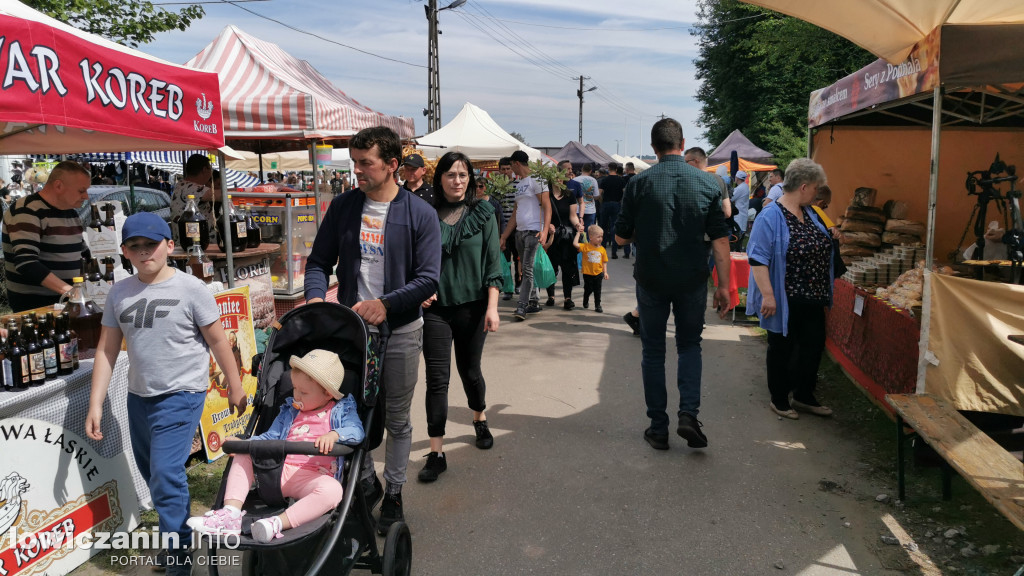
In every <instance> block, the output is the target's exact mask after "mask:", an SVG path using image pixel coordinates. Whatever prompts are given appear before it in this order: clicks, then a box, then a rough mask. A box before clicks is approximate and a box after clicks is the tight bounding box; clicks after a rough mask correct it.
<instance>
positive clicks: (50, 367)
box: [38, 317, 57, 380]
mask: <svg viewBox="0 0 1024 576" xmlns="http://www.w3.org/2000/svg"><path fill="white" fill-rule="evenodd" d="M47 320H48V318H47V317H43V318H42V319H40V320H39V328H38V331H39V347H40V348H42V349H43V370H44V371H45V373H46V379H47V380H50V379H51V378H56V377H57V344H56V343H55V342H54V341H53V338H52V337H51V336H50V332H51V327H50V324H48V323H47Z"/></svg>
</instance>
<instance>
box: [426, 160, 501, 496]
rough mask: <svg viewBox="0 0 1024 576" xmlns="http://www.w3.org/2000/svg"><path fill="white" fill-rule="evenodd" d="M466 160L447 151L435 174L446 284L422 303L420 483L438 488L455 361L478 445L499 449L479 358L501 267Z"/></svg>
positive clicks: (492, 226)
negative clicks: (423, 442) (425, 439)
mask: <svg viewBox="0 0 1024 576" xmlns="http://www.w3.org/2000/svg"><path fill="white" fill-rule="evenodd" d="M475 191H476V177H475V176H474V175H473V165H472V163H470V161H469V158H467V157H466V155H465V154H462V153H461V152H448V153H447V154H445V155H444V156H442V157H441V159H440V160H439V161H438V163H437V167H436V168H435V170H434V207H435V208H437V216H438V218H439V219H440V220H441V280H440V282H438V287H437V294H435V295H434V296H432V297H431V298H430V299H429V300H427V301H426V302H424V303H423V359H424V360H425V362H426V368H427V395H426V400H427V434H428V435H429V436H430V454H428V455H427V464H426V465H425V466H424V467H423V469H422V470H420V473H419V479H420V481H421V482H433V481H434V480H437V477H438V476H439V475H440V474H441V473H442V472H444V471H445V470H446V469H447V468H448V462H447V460H446V458H445V454H444V451H443V450H442V447H443V443H444V432H445V423H446V422H447V420H448V384H449V381H450V379H451V354H452V346H453V345H454V346H455V366H456V367H457V368H458V371H459V377H460V378H461V379H462V388H463V389H464V390H465V392H466V398H467V399H468V400H469V408H470V410H472V411H473V427H474V428H475V429H476V446H477V448H480V449H482V450H486V449H488V448H490V447H491V446H492V445H493V444H494V437H493V436H491V432H490V430H489V429H488V428H487V417H486V416H485V415H484V409H485V408H486V407H487V403H486V402H485V400H484V392H485V389H486V387H485V385H484V376H483V373H482V372H481V370H480V358H481V356H482V355H483V351H484V339H485V338H486V336H487V333H488V332H495V331H497V330H498V290H499V289H500V287H501V260H500V257H499V254H500V252H499V248H498V225H497V223H496V222H495V218H494V208H493V207H492V206H491V204H490V203H488V202H481V201H480V200H479V199H478V198H476V194H475Z"/></svg>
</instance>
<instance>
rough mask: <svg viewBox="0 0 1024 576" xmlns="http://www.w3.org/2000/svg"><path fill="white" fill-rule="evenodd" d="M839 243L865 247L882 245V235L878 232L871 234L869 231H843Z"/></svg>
mask: <svg viewBox="0 0 1024 576" xmlns="http://www.w3.org/2000/svg"><path fill="white" fill-rule="evenodd" d="M839 242H840V243H842V244H844V245H846V244H851V245H854V246H864V247H866V248H878V247H879V246H881V245H882V237H881V236H879V235H878V234H872V233H870V232H845V231H844V232H843V237H842V238H840V240H839Z"/></svg>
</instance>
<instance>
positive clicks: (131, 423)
mask: <svg viewBox="0 0 1024 576" xmlns="http://www.w3.org/2000/svg"><path fill="white" fill-rule="evenodd" d="M205 402H206V393H205V392H172V393H169V394H161V395H160V396H149V397H143V396H137V395H135V394H128V432H129V436H130V437H131V440H132V454H133V455H134V456H135V464H137V465H138V467H139V472H140V473H141V474H142V479H143V480H145V481H146V484H147V485H148V486H149V493H150V495H151V496H152V497H153V508H155V509H156V511H157V514H159V515H160V532H162V533H164V534H169V533H171V532H176V533H177V534H178V543H179V545H181V546H185V545H187V544H188V543H189V542H190V539H191V537H192V529H191V528H189V527H188V525H186V524H185V521H186V520H188V518H189V515H190V514H191V508H190V506H191V499H190V495H189V491H188V476H186V475H185V461H186V460H188V457H189V453H190V452H191V451H192V438H193V437H194V436H195V433H196V428H197V427H199V417H200V416H202V414H203V405H204V404H205Z"/></svg>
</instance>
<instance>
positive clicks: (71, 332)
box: [60, 310, 78, 371]
mask: <svg viewBox="0 0 1024 576" xmlns="http://www.w3.org/2000/svg"><path fill="white" fill-rule="evenodd" d="M60 319H61V322H62V323H63V324H64V328H66V329H67V335H68V346H69V352H70V354H71V370H72V371H75V370H78V331H76V330H75V328H74V326H72V325H71V315H70V314H68V312H67V310H65V311H64V312H61V313H60Z"/></svg>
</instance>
